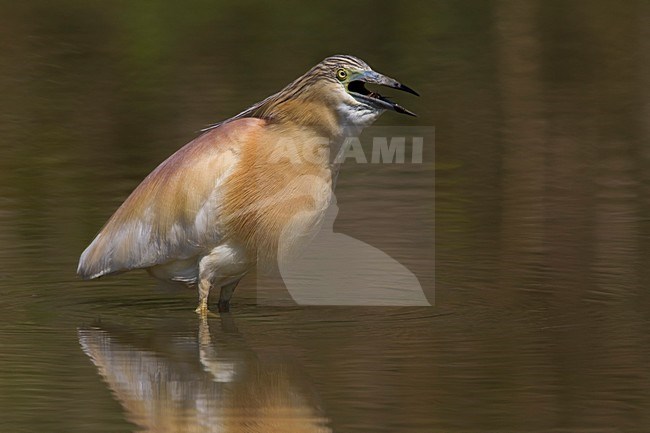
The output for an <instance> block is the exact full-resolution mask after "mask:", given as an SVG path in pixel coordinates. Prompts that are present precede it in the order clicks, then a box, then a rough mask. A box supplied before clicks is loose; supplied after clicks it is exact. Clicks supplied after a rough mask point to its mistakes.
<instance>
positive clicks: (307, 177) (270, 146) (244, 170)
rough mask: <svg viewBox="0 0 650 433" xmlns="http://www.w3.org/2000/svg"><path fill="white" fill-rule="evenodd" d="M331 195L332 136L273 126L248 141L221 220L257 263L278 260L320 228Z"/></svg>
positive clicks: (229, 182) (228, 184) (228, 186)
mask: <svg viewBox="0 0 650 433" xmlns="http://www.w3.org/2000/svg"><path fill="white" fill-rule="evenodd" d="M331 196H332V171H331V168H330V164H329V138H328V137H322V136H319V135H318V134H316V133H314V132H313V131H311V130H309V129H306V128H299V127H295V126H291V127H288V126H278V125H272V126H269V127H267V128H265V129H264V130H262V131H261V132H260V133H259V134H258V135H257V136H256V137H255V139H253V140H249V142H248V143H247V144H246V146H245V147H244V149H242V152H241V158H240V160H239V161H238V163H237V167H236V168H235V170H233V173H232V174H231V176H230V177H229V178H228V180H227V181H226V182H225V184H224V199H223V209H222V212H223V213H222V215H223V221H224V224H225V226H226V227H227V231H228V233H229V235H230V236H232V237H233V238H235V240H237V241H238V242H241V243H242V244H243V245H245V246H246V250H247V252H248V254H249V255H252V256H254V258H253V259H254V260H255V261H257V262H258V264H262V262H275V260H277V258H278V256H285V255H287V254H290V252H291V251H292V250H294V249H295V248H298V247H299V246H300V245H301V243H302V242H305V241H308V240H309V239H310V238H311V236H312V235H313V234H314V233H315V231H317V230H318V228H319V226H320V222H321V219H322V217H323V215H324V213H325V210H326V209H327V207H328V206H329V204H330V201H331Z"/></svg>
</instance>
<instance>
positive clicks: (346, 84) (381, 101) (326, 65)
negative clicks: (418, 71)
mask: <svg viewBox="0 0 650 433" xmlns="http://www.w3.org/2000/svg"><path fill="white" fill-rule="evenodd" d="M310 73H315V74H317V75H318V76H319V81H321V85H325V87H326V88H327V89H326V91H327V92H329V93H330V98H331V99H333V100H335V101H336V102H335V103H336V104H337V110H338V111H339V112H340V113H341V115H342V116H343V117H344V118H345V120H347V121H349V122H350V123H352V124H357V123H360V124H363V123H366V122H368V121H369V122H372V121H373V120H375V118H376V117H377V116H379V115H380V114H381V113H383V112H384V111H385V110H392V111H396V112H398V113H402V114H407V115H409V116H415V114H414V113H413V112H411V111H409V110H407V109H406V108H404V107H402V106H401V105H398V104H396V103H395V102H393V101H391V100H390V99H388V98H386V97H384V96H382V95H380V94H379V93H378V92H376V91H373V90H371V89H368V88H367V87H366V85H367V84H370V85H378V86H385V87H391V88H393V89H398V90H402V91H404V92H408V93H412V94H413V95H416V96H419V95H418V93H417V92H416V91H415V90H413V89H411V88H410V87H408V86H405V85H404V84H401V83H400V82H398V81H397V80H395V79H393V78H390V77H387V76H385V75H382V74H380V73H379V72H375V71H373V70H372V69H371V68H370V66H368V65H367V64H366V63H365V62H363V61H362V60H360V59H357V58H356V57H352V56H332V57H328V58H326V59H325V60H323V61H322V62H321V63H319V64H318V65H316V66H315V67H314V68H313V69H312V71H310V72H308V73H307V74H310Z"/></svg>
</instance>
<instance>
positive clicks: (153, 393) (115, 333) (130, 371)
mask: <svg viewBox="0 0 650 433" xmlns="http://www.w3.org/2000/svg"><path fill="white" fill-rule="evenodd" d="M78 334H79V342H80V344H81V347H82V349H83V351H84V352H85V353H86V355H88V356H89V357H90V359H91V360H92V362H93V363H94V364H95V366H96V367H97V369H98V370H99V373H100V374H101V376H102V377H103V378H104V380H105V381H106V383H107V384H108V386H109V387H110V389H111V390H112V391H113V393H114V395H115V397H116V399H117V400H118V401H119V402H120V404H121V405H122V406H123V407H124V409H125V411H126V412H127V418H128V419H129V420H130V421H131V422H133V423H135V424H136V425H138V426H139V427H141V428H142V430H141V431H144V432H265V433H273V432H283V433H284V432H305V433H311V432H314V433H316V432H318V433H325V432H331V430H330V428H329V427H327V423H328V420H327V418H325V417H324V416H323V414H322V411H321V409H320V408H319V404H318V400H317V397H316V395H315V393H314V392H313V389H312V387H311V386H310V384H309V381H308V380H307V378H306V376H305V375H304V374H301V372H300V368H296V365H295V363H293V362H289V361H288V360H283V359H282V357H280V359H276V360H273V361H272V362H265V361H263V360H261V359H260V358H259V357H258V356H257V354H256V353H255V352H254V351H253V350H252V349H251V348H250V347H249V346H248V345H247V344H246V342H245V340H244V338H243V337H242V335H241V334H240V333H239V332H238V331H237V330H236V328H235V324H234V322H233V319H232V317H231V316H230V315H229V314H224V315H222V317H221V329H220V330H219V332H218V333H215V334H214V335H211V333H210V328H209V325H208V320H207V319H205V318H204V319H202V320H200V321H199V330H198V337H197V338H189V339H188V338H180V339H178V340H177V339H174V338H173V336H172V338H171V339H170V340H169V341H168V342H167V343H166V344H165V347H164V348H162V349H161V348H160V347H158V346H159V343H158V345H156V344H155V343H154V344H152V343H151V342H149V343H147V340H142V339H141V338H140V337H138V336H136V335H135V333H134V332H130V331H128V330H119V329H118V328H116V327H111V326H106V325H104V324H100V325H96V326H93V327H89V328H83V329H80V330H79V331H78ZM167 335H168V336H169V334H167ZM143 346H151V347H152V348H151V349H148V348H146V347H143Z"/></svg>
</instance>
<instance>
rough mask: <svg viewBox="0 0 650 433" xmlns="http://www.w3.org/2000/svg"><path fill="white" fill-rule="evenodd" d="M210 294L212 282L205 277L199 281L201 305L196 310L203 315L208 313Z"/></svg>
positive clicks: (205, 315)
mask: <svg viewBox="0 0 650 433" xmlns="http://www.w3.org/2000/svg"><path fill="white" fill-rule="evenodd" d="M209 294H210V282H209V281H208V280H206V279H203V280H201V281H200V282H199V306H198V307H196V310H194V311H196V312H197V313H198V314H199V315H200V316H201V317H207V315H208V295H209Z"/></svg>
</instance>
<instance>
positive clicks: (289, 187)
mask: <svg viewBox="0 0 650 433" xmlns="http://www.w3.org/2000/svg"><path fill="white" fill-rule="evenodd" d="M367 84H372V85H379V86H384V87H388V88H393V89H397V90H400V91H404V92H407V93H411V94H413V95H416V96H419V95H418V93H417V92H416V91H414V90H413V89H411V88H410V87H408V86H406V85H404V84H401V83H400V82H398V81H397V80H395V79H393V78H390V77H388V76H386V75H383V74H380V73H378V72H375V71H374V70H373V69H372V68H371V67H370V66H368V64H367V63H365V62H364V61H362V60H360V59H359V58H357V57H354V56H351V55H334V56H330V57H327V58H325V59H324V60H323V61H321V62H320V63H318V64H316V65H315V66H314V67H312V68H311V69H309V70H308V71H307V72H306V73H305V74H304V75H302V76H300V77H299V78H297V79H296V80H294V81H292V82H291V83H290V84H288V85H287V86H286V87H284V88H283V89H282V90H280V91H279V92H277V93H275V94H273V95H271V96H269V97H268V98H266V99H264V100H262V101H260V102H258V103H256V104H254V105H252V106H251V107H250V108H248V109H246V110H244V111H242V112H241V113H239V114H237V115H235V116H234V117H231V118H229V119H227V120H224V121H222V122H219V123H215V124H213V125H210V126H208V127H207V128H204V129H203V130H202V131H201V132H202V133H201V134H200V135H199V136H198V137H197V138H195V139H194V140H192V141H190V142H189V143H188V144H186V145H185V146H183V147H181V148H180V149H179V150H177V151H176V152H175V153H173V154H172V155H171V156H170V157H169V158H167V159H166V160H164V161H163V162H162V163H160V165H158V166H157V167H156V168H155V169H154V170H153V171H152V172H151V173H150V174H149V175H148V176H147V177H146V178H145V179H144V180H143V181H142V182H141V183H140V184H139V185H138V186H137V187H136V188H135V189H134V190H133V192H132V193H131V194H130V195H129V196H128V197H127V198H126V200H125V201H124V202H123V203H122V204H121V205H120V207H119V208H118V209H117V210H116V211H115V213H114V214H113V215H112V216H111V217H110V218H109V219H108V221H107V222H106V224H105V225H104V226H103V228H102V229H101V230H100V231H99V233H98V234H97V235H96V237H95V238H94V240H93V241H92V242H91V243H90V245H89V246H88V247H87V248H86V249H85V250H84V251H83V253H82V254H81V257H80V259H79V265H78V268H77V274H78V275H79V276H80V277H81V278H82V279H84V280H89V279H95V278H99V277H103V276H108V275H113V274H119V273H122V272H127V271H131V270H134V269H145V270H146V271H147V272H148V273H149V274H150V275H151V276H153V277H155V278H158V279H160V280H165V281H174V282H180V283H185V284H186V285H188V286H190V287H197V288H198V297H199V303H198V307H197V308H196V310H195V311H196V312H197V313H199V314H200V315H201V316H203V317H204V316H206V315H207V314H208V312H209V309H208V297H209V294H210V290H211V289H217V288H218V289H220V293H219V301H218V304H217V307H218V311H219V312H228V311H229V310H230V300H231V298H232V296H233V292H234V290H235V288H236V287H237V285H238V283H239V281H240V280H241V279H242V278H243V277H244V276H245V275H246V274H247V273H248V272H250V271H251V270H252V269H253V268H255V267H264V266H271V264H272V263H273V262H277V260H280V259H281V258H284V257H289V256H290V253H291V251H294V250H298V248H296V249H293V248H292V247H291V246H292V245H300V244H301V243H303V242H305V241H307V242H308V239H309V238H310V236H311V235H312V234H313V232H314V230H315V229H316V228H317V227H318V225H319V224H320V222H321V221H322V219H323V216H324V214H325V211H326V209H327V207H328V206H329V204H330V202H331V197H332V193H333V190H334V187H335V184H336V178H337V175H338V171H339V167H340V158H337V156H339V155H340V152H341V151H342V149H344V145H343V143H344V142H345V140H346V138H347V137H350V136H357V135H358V134H359V133H360V132H361V131H362V130H363V129H364V128H365V127H367V126H369V125H371V124H372V123H373V122H374V121H375V120H376V119H377V118H378V117H379V116H380V115H381V114H382V113H383V112H385V111H387V110H389V111H395V112H397V113H402V114H405V115H409V116H415V114H414V113H413V112H411V111H409V110H407V109H405V108H403V107H402V106H400V105H398V104H397V103H395V102H393V101H392V100H390V99H389V98H387V97H384V96H382V95H380V94H379V93H377V92H374V91H371V90H369V89H368V88H367V87H366V85H367ZM281 239H282V240H283V241H282V242H280V240H281ZM287 240H288V241H287ZM279 245H283V246H287V245H288V246H289V247H286V248H285V247H282V251H280V250H279Z"/></svg>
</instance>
